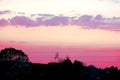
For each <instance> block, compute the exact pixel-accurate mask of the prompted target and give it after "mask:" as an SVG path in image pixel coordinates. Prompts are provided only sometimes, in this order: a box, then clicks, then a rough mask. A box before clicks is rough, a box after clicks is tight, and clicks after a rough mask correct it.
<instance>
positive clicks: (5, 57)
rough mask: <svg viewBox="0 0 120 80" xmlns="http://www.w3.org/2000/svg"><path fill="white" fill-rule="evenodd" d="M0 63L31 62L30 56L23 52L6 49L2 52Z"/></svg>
mask: <svg viewBox="0 0 120 80" xmlns="http://www.w3.org/2000/svg"><path fill="white" fill-rule="evenodd" d="M0 61H22V62H29V58H28V56H27V55H26V54H25V53H24V52H23V51H21V50H16V49H14V48H5V49H3V50H1V51H0Z"/></svg>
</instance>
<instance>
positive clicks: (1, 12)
mask: <svg viewBox="0 0 120 80" xmlns="http://www.w3.org/2000/svg"><path fill="white" fill-rule="evenodd" d="M10 12H11V11H10V10H5V11H0V14H8V13H10Z"/></svg>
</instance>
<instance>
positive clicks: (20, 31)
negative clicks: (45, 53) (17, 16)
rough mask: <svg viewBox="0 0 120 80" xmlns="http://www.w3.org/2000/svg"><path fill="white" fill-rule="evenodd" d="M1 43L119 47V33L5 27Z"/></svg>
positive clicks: (77, 29) (62, 28)
mask: <svg viewBox="0 0 120 80" xmlns="http://www.w3.org/2000/svg"><path fill="white" fill-rule="evenodd" d="M0 38H1V39H0V40H1V41H15V42H25V43H29V44H33V45H59V46H83V47H120V43H119V42H120V32H116V31H109V30H101V29H82V28H80V27H78V26H64V27H60V26H57V27H44V26H43V27H31V28H25V27H13V26H11V27H10V26H9V27H5V28H1V29H0Z"/></svg>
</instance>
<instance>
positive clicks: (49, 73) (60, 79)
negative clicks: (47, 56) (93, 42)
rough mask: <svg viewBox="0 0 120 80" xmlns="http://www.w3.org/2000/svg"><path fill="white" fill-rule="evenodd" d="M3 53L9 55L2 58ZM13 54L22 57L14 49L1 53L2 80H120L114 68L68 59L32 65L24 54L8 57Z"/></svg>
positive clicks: (7, 49) (0, 74) (118, 72)
mask: <svg viewBox="0 0 120 80" xmlns="http://www.w3.org/2000/svg"><path fill="white" fill-rule="evenodd" d="M11 49H12V52H11ZM3 52H4V55H5V54H7V55H6V56H2V55H3ZM6 52H7V53H6ZM21 52H22V51H21ZM11 53H12V54H13V53H15V54H16V55H18V54H20V55H21V53H19V50H16V49H14V48H5V49H3V50H1V51H0V80H120V70H119V69H118V68H117V67H114V66H111V67H109V68H104V69H101V68H96V67H95V66H94V65H90V66H86V65H84V64H83V62H80V61H77V60H75V61H74V62H73V63H72V62H71V60H70V59H69V58H68V57H67V58H66V59H64V60H62V61H60V62H49V63H48V64H40V63H31V62H29V58H28V57H27V55H26V54H24V52H22V54H24V55H23V56H22V57H20V59H19V57H16V55H14V57H15V58H13V55H12V58H11V57H10V56H11V55H8V54H11ZM1 56H2V57H1ZM4 58H5V59H4ZM6 58H9V59H6ZM24 59H25V60H24Z"/></svg>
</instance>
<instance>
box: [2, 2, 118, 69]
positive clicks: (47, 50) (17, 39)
mask: <svg viewBox="0 0 120 80" xmlns="http://www.w3.org/2000/svg"><path fill="white" fill-rule="evenodd" d="M0 6H1V7H0V49H4V48H6V47H14V48H17V49H21V50H24V51H25V52H26V53H27V54H28V56H29V57H30V59H31V61H32V62H37V63H38V62H42V63H47V62H49V61H54V58H53V57H54V55H55V53H56V52H59V54H60V57H61V58H65V56H69V57H70V58H71V59H72V60H75V59H78V60H81V61H83V62H85V63H86V64H87V65H90V64H94V65H95V66H97V67H108V66H112V65H113V66H117V67H119V68H120V65H119V64H118V63H119V62H120V10H119V9H120V1H119V0H69V1H68V0H0ZM101 58H103V59H102V60H101Z"/></svg>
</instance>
